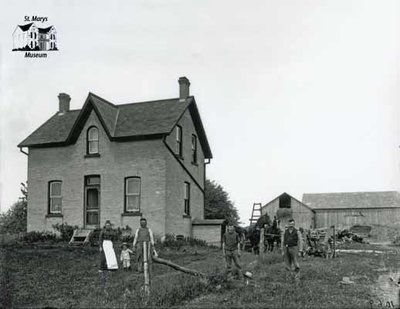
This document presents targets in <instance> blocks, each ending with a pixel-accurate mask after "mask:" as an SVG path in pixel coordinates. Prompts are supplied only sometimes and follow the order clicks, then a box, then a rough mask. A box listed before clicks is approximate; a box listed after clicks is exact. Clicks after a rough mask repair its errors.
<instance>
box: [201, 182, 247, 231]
mask: <svg viewBox="0 0 400 309" xmlns="http://www.w3.org/2000/svg"><path fill="white" fill-rule="evenodd" d="M204 191H205V192H204V202H205V203H204V204H205V207H204V217H205V218H206V219H225V220H227V221H229V222H232V223H233V224H235V225H237V224H238V223H239V215H238V211H237V209H236V207H235V206H234V204H233V202H232V201H231V200H230V199H229V195H228V193H227V192H226V191H225V190H224V188H223V187H222V186H221V185H219V184H217V183H216V182H215V181H213V180H209V179H206V183H205V190H204Z"/></svg>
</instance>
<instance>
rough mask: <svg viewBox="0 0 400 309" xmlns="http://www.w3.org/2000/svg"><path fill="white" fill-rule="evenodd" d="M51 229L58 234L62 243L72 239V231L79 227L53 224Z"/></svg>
mask: <svg viewBox="0 0 400 309" xmlns="http://www.w3.org/2000/svg"><path fill="white" fill-rule="evenodd" d="M53 228H54V229H55V230H56V231H58V232H60V239H61V240H62V241H70V240H71V238H72V235H73V234H74V230H76V229H78V228H79V227H78V226H77V225H74V226H72V225H68V224H67V223H63V224H59V223H57V224H54V225H53Z"/></svg>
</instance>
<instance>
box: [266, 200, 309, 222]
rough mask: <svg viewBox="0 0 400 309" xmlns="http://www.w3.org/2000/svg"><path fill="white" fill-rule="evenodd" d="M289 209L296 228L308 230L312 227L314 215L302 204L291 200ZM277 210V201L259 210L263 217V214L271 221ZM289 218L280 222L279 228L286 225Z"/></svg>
mask: <svg viewBox="0 0 400 309" xmlns="http://www.w3.org/2000/svg"><path fill="white" fill-rule="evenodd" d="M291 208H292V211H293V219H294V220H295V222H296V226H297V227H302V228H307V229H308V228H310V226H312V227H314V213H313V212H312V210H310V209H309V208H307V207H305V206H304V205H303V204H302V203H300V202H298V201H297V200H295V199H293V198H292V201H291ZM278 209H279V199H276V200H274V201H272V202H271V203H269V204H267V205H265V206H263V207H262V208H261V214H262V215H264V214H265V213H267V214H268V216H269V217H270V218H271V221H272V220H273V219H274V216H276V212H277V210H278ZM288 220H289V218H285V219H284V220H281V228H283V227H285V225H287V221H288Z"/></svg>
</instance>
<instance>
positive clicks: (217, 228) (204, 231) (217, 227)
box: [192, 219, 225, 247]
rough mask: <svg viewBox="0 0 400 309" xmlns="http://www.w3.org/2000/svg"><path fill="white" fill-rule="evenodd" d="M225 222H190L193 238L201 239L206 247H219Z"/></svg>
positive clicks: (198, 220)
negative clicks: (205, 243)
mask: <svg viewBox="0 0 400 309" xmlns="http://www.w3.org/2000/svg"><path fill="white" fill-rule="evenodd" d="M224 222H225V220H223V219H204V220H201V219H196V220H193V222H192V232H193V237H194V238H197V239H202V240H205V241H206V242H207V244H208V245H213V246H218V247H220V246H221V244H222V243H221V241H222V234H223V233H224V228H225V225H224Z"/></svg>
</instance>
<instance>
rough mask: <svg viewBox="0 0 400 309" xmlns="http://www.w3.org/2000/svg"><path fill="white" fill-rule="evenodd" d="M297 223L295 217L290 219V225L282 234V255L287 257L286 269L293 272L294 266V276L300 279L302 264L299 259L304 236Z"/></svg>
mask: <svg viewBox="0 0 400 309" xmlns="http://www.w3.org/2000/svg"><path fill="white" fill-rule="evenodd" d="M294 225H295V223H294V220H293V219H290V220H289V226H288V228H287V229H286V230H285V232H284V233H283V234H282V242H281V248H282V255H283V256H284V259H285V264H286V269H287V270H288V271H289V272H292V268H294V278H295V280H296V281H298V280H299V276H300V266H299V262H298V261H297V256H298V254H299V251H300V252H301V251H302V250H303V242H302V236H301V234H300V232H299V231H298V230H297V229H296V228H295V227H294Z"/></svg>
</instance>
